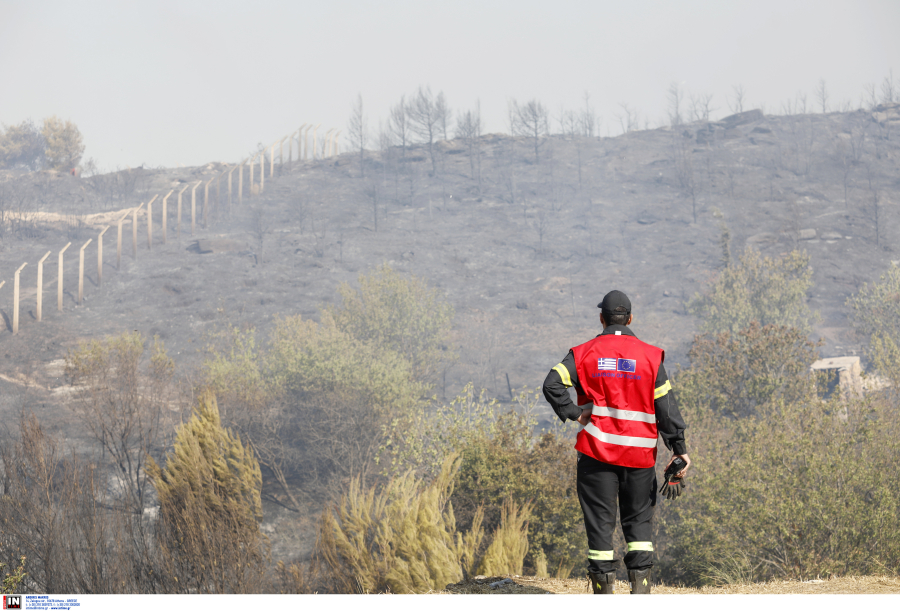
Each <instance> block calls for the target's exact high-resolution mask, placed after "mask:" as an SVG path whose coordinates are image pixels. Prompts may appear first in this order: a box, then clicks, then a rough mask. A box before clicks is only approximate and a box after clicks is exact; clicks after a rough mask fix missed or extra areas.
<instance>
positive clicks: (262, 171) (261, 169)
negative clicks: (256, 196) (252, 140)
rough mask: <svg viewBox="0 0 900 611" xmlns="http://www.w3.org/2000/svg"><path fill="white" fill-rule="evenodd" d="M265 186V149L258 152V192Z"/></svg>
mask: <svg viewBox="0 0 900 611" xmlns="http://www.w3.org/2000/svg"><path fill="white" fill-rule="evenodd" d="M265 188H266V149H263V150H262V152H260V154H259V192H260V193H262V192H263V189H265Z"/></svg>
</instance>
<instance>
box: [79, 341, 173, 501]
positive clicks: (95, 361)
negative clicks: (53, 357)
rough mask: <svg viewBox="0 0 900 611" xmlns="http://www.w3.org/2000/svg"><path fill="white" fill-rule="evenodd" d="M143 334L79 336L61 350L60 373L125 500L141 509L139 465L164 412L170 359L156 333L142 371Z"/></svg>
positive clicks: (142, 464) (143, 484) (142, 481)
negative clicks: (105, 454) (76, 342)
mask: <svg viewBox="0 0 900 611" xmlns="http://www.w3.org/2000/svg"><path fill="white" fill-rule="evenodd" d="M144 350H145V349H144V338H143V337H142V336H141V334H140V333H138V332H136V331H135V332H134V333H123V334H122V335H117V336H113V337H108V338H106V339H104V340H103V341H97V340H93V341H90V342H83V343H81V344H79V346H78V347H77V348H76V349H75V350H73V351H72V352H70V353H69V354H68V355H67V356H66V377H67V378H68V380H69V382H70V384H71V385H72V386H73V389H74V390H75V401H74V406H73V409H75V410H76V411H78V412H79V414H80V415H81V416H82V417H83V421H84V423H85V424H86V425H87V427H88V429H89V430H90V431H91V434H92V435H93V437H94V439H95V440H96V441H98V442H99V443H100V445H101V447H102V448H103V450H104V451H105V452H109V454H110V456H111V457H112V459H113V462H114V464H115V466H116V469H117V471H118V474H119V477H121V478H122V480H123V482H124V484H125V490H126V491H127V494H128V504H129V506H130V507H131V509H132V510H133V511H135V512H137V513H140V512H141V511H143V508H144V500H145V494H146V492H147V490H146V489H147V475H146V473H145V470H144V467H145V465H146V460H147V457H148V456H149V454H150V452H152V451H154V450H155V449H156V442H157V439H158V438H159V436H160V432H161V427H160V424H161V420H162V417H163V415H164V414H168V413H169V411H170V410H169V409H168V407H169V406H168V400H169V394H168V393H169V389H170V384H171V381H172V375H173V373H174V370H175V364H174V362H173V361H172V359H170V358H169V356H168V355H167V354H166V350H165V346H164V345H163V343H162V342H161V341H160V340H159V338H154V339H153V344H152V345H151V347H150V350H151V354H150V362H149V370H148V371H147V372H146V373H145V372H142V371H141V369H142V367H141V366H142V364H143V363H142V361H143V356H144Z"/></svg>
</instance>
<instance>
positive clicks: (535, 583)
mask: <svg viewBox="0 0 900 611" xmlns="http://www.w3.org/2000/svg"><path fill="white" fill-rule="evenodd" d="M506 577H510V578H512V580H513V582H514V583H512V584H506V585H503V586H500V587H498V588H495V589H492V588H491V587H490V584H491V583H494V582H497V581H501V580H502V579H504V578H506ZM588 586H589V582H588V580H587V579H541V578H539V577H519V576H517V575H503V576H500V577H487V578H484V579H470V580H467V581H461V582H459V583H455V584H450V585H448V586H447V588H446V589H444V590H439V591H435V592H431V593H432V594H589V593H590V589H589V587H588ZM629 590H630V586H629V584H628V582H626V581H617V582H616V594H628V593H629ZM653 593H654V594H900V578H897V577H834V578H831V579H813V580H810V581H802V582H801V581H768V582H764V583H748V584H732V585H727V586H723V587H709V586H708V587H703V588H679V587H673V586H666V585H657V586H654V587H653Z"/></svg>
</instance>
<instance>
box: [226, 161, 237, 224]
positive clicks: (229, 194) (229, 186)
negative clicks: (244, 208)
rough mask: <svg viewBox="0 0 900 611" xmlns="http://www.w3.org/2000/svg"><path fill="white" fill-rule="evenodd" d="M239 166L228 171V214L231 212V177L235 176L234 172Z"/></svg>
mask: <svg viewBox="0 0 900 611" xmlns="http://www.w3.org/2000/svg"><path fill="white" fill-rule="evenodd" d="M237 168H238V167H237V166H234V167H233V168H231V169H230V170H229V171H228V212H229V213H230V212H231V175H232V174H234V171H235V170H236V169H237Z"/></svg>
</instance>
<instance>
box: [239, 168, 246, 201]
mask: <svg viewBox="0 0 900 611" xmlns="http://www.w3.org/2000/svg"><path fill="white" fill-rule="evenodd" d="M244 163H246V160H244V161H242V162H241V165H239V166H238V205H240V204H243V203H244Z"/></svg>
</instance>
